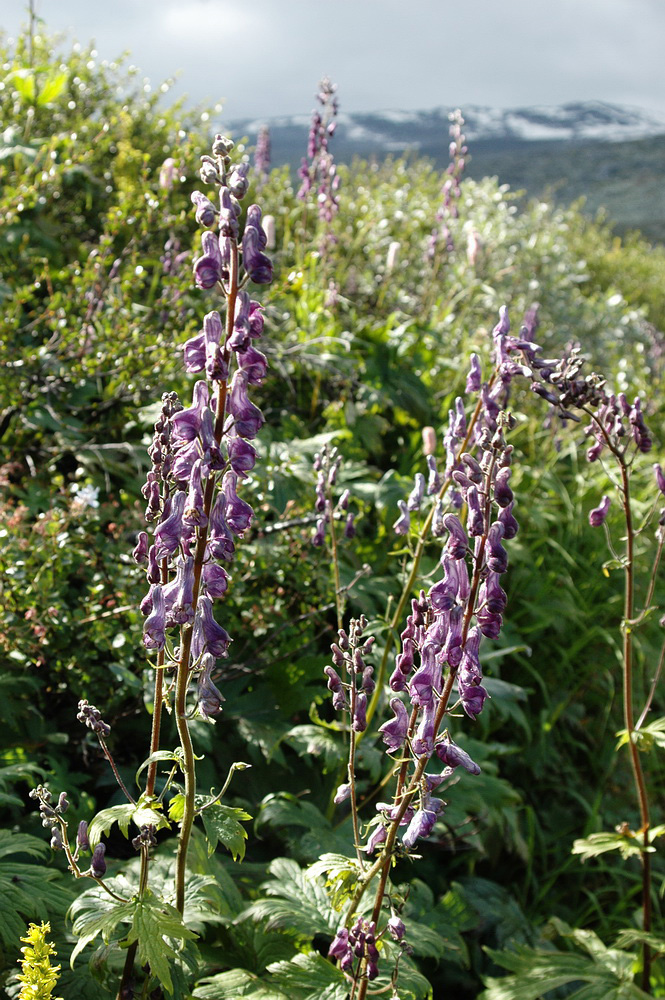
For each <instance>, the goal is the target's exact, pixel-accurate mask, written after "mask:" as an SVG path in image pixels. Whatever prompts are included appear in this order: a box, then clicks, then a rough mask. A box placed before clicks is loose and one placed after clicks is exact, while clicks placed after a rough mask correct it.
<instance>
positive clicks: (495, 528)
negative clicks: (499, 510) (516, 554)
mask: <svg viewBox="0 0 665 1000" xmlns="http://www.w3.org/2000/svg"><path fill="white" fill-rule="evenodd" d="M502 538H503V525H502V524H501V522H500V521H495V522H494V524H493V525H492V526H491V528H490V530H489V531H488V533H487V547H488V549H489V555H488V556H487V566H488V569H491V570H492V572H493V573H505V572H506V570H507V569H508V553H507V552H506V550H505V549H504V547H503V545H502V544H501V539H502Z"/></svg>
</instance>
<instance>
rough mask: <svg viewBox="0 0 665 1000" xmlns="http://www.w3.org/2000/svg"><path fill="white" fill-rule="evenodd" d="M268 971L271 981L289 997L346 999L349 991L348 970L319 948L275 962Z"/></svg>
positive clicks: (307, 999)
mask: <svg viewBox="0 0 665 1000" xmlns="http://www.w3.org/2000/svg"><path fill="white" fill-rule="evenodd" d="M268 972H269V973H270V982H271V985H274V986H276V987H277V988H278V989H279V990H281V991H282V993H283V994H284V995H285V996H287V997H289V1000H345V998H346V997H347V996H348V993H349V984H348V982H347V980H346V977H345V976H344V973H343V972H342V971H341V970H340V969H338V968H337V966H335V965H333V964H332V962H329V961H328V960H327V959H325V958H324V957H323V955H320V954H319V953H318V951H311V952H309V953H308V954H306V955H296V956H295V957H294V958H292V959H291V961H290V962H275V963H273V965H269V966H268Z"/></svg>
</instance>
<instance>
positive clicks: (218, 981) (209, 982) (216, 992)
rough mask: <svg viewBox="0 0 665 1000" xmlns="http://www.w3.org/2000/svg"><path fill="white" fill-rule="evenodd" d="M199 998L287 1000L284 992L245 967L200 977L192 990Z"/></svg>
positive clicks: (215, 999) (201, 999)
mask: <svg viewBox="0 0 665 1000" xmlns="http://www.w3.org/2000/svg"><path fill="white" fill-rule="evenodd" d="M194 996H195V997H197V998H200V1000H236V998H237V997H251V998H252V1000H288V995H287V994H286V993H282V992H281V991H280V992H277V989H276V987H274V986H272V985H271V984H270V983H268V982H266V980H265V979H259V978H258V976H255V975H252V973H251V972H246V971H245V969H231V971H230V972H221V973H220V974H219V975H217V976H210V977H209V978H207V979H202V980H201V982H200V983H198V985H197V986H196V988H195V990H194Z"/></svg>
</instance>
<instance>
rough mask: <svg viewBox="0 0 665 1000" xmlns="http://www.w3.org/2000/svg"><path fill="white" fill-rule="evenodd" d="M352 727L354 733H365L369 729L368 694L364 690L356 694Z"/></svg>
mask: <svg viewBox="0 0 665 1000" xmlns="http://www.w3.org/2000/svg"><path fill="white" fill-rule="evenodd" d="M352 729H353V731H354V733H363V732H364V731H365V730H366V729H367V695H366V694H365V692H364V691H360V692H359V693H358V694H357V695H356V706H355V711H354V713H353V722H352Z"/></svg>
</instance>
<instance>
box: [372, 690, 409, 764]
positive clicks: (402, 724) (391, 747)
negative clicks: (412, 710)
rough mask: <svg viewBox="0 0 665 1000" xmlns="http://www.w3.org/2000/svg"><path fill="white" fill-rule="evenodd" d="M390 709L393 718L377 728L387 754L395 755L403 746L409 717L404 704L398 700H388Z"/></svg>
mask: <svg viewBox="0 0 665 1000" xmlns="http://www.w3.org/2000/svg"><path fill="white" fill-rule="evenodd" d="M390 707H391V708H392V710H393V712H394V718H393V719H391V720H390V721H389V722H384V724H383V725H382V726H380V727H379V732H380V733H381V734H382V739H383V742H384V743H385V744H386V746H387V748H388V753H395V751H396V750H399V748H400V747H401V746H403V744H404V741H405V739H406V732H407V729H408V726H409V716H408V714H407V711H406V708H405V706H404V703H403V702H402V701H400V699H399V698H391V699H390Z"/></svg>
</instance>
